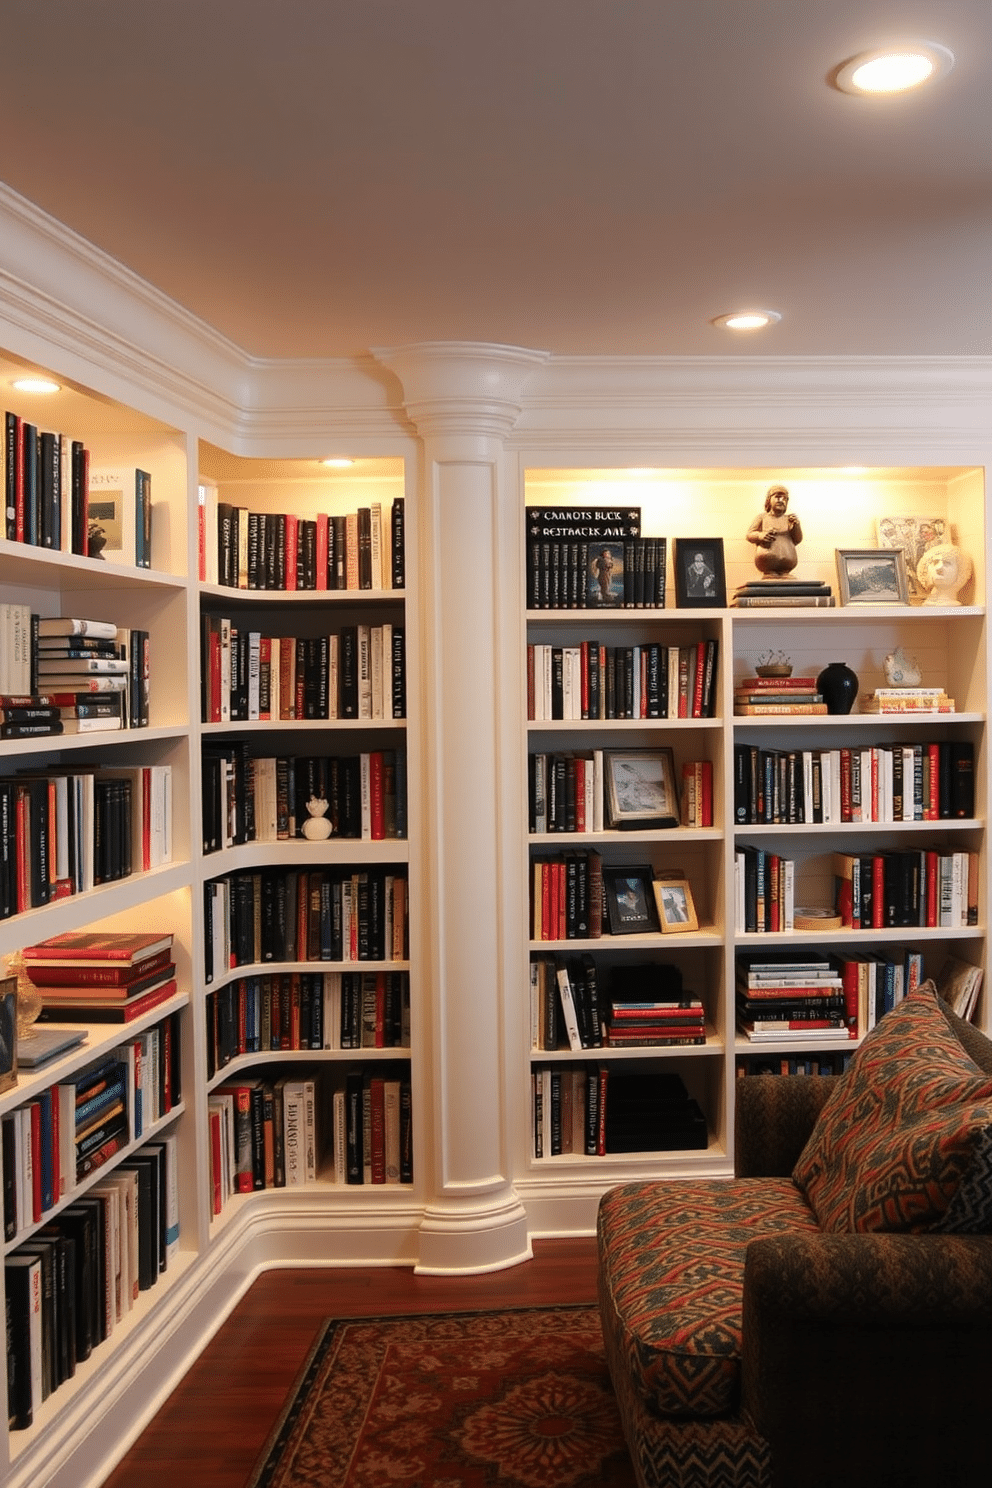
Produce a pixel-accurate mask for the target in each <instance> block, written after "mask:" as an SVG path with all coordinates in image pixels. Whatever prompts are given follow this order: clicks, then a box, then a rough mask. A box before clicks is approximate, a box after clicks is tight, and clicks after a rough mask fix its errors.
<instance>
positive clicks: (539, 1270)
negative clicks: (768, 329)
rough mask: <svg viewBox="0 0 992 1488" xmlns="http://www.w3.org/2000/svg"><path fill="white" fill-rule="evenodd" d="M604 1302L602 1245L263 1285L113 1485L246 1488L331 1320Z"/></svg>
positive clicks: (563, 1243) (292, 1277) (546, 1245)
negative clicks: (494, 1264) (507, 1262)
mask: <svg viewBox="0 0 992 1488" xmlns="http://www.w3.org/2000/svg"><path fill="white" fill-rule="evenodd" d="M595 1300H596V1242H595V1240H594V1239H592V1238H589V1239H576V1240H537V1241H535V1242H534V1258H533V1260H530V1261H526V1262H524V1263H523V1264H522V1265H520V1266H512V1267H510V1268H509V1269H508V1270H506V1271H495V1272H491V1273H488V1274H486V1275H482V1276H450V1277H449V1276H415V1275H414V1274H413V1273H412V1271H410V1270H409V1269H407V1268H405V1267H395V1268H386V1269H379V1268H367V1269H361V1270H358V1269H356V1270H300V1271H269V1272H267V1273H266V1274H265V1275H264V1276H261V1277H259V1279H258V1280H257V1281H256V1282H255V1284H254V1285H253V1286H252V1287H251V1289H250V1290H249V1291H248V1292H247V1293H246V1295H245V1296H244V1298H242V1300H241V1302H240V1303H239V1304H238V1306H237V1308H236V1309H235V1311H234V1312H233V1313H232V1314H231V1316H230V1317H229V1318H228V1319H227V1321H226V1322H225V1323H224V1325H223V1326H222V1327H221V1329H220V1330H219V1332H218V1333H217V1334H216V1335H215V1337H214V1338H213V1339H212V1340H211V1341H210V1343H209V1344H208V1345H207V1347H206V1348H205V1350H204V1351H203V1353H202V1354H201V1355H200V1357H199V1358H198V1359H197V1361H196V1363H195V1364H194V1365H193V1367H192V1368H191V1369H190V1371H189V1373H188V1374H187V1375H186V1377H185V1378H184V1379H183V1380H182V1381H181V1383H180V1384H179V1386H178V1387H177V1389H176V1390H175V1391H174V1392H173V1394H172V1395H171V1396H170V1398H169V1400H167V1401H166V1403H165V1405H164V1406H163V1407H162V1409H161V1410H160V1411H159V1413H158V1415H157V1416H156V1417H155V1419H154V1420H153V1421H152V1422H151V1424H150V1425H149V1426H148V1427H147V1428H146V1430H145V1431H144V1432H143V1434H142V1435H141V1436H140V1437H139V1438H138V1440H137V1441H136V1442H135V1444H134V1446H133V1447H132V1448H131V1450H130V1451H129V1452H128V1453H127V1455H126V1456H125V1457H124V1458H123V1459H122V1461H121V1462H120V1464H119V1465H118V1466H117V1468H115V1470H114V1471H113V1472H112V1473H111V1474H110V1476H109V1477H108V1478H107V1479H106V1480H105V1483H104V1488H176V1485H177V1484H179V1485H181V1488H244V1484H245V1482H246V1481H247V1478H248V1474H249V1473H250V1471H251V1469H252V1467H253V1466H254V1464H255V1462H256V1460H257V1458H258V1456H259V1454H260V1452H261V1450H262V1447H263V1446H264V1444H265V1440H266V1438H267V1436H268V1434H269V1432H270V1430H271V1429H272V1426H273V1425H274V1423H275V1419H276V1417H277V1416H278V1414H279V1410H280V1408H281V1406H282V1404H283V1401H284V1400H285V1398H286V1396H287V1394H288V1392H289V1390H290V1388H291V1386H292V1384H293V1381H294V1380H295V1378H296V1376H297V1374H298V1372H299V1370H300V1367H301V1365H302V1363H303V1360H304V1359H305V1358H306V1355H307V1352H308V1350H309V1348H310V1345H311V1343H312V1342H313V1338H314V1335H315V1333H316V1331H317V1328H318V1326H319V1324H320V1322H321V1321H322V1320H323V1319H324V1318H326V1317H364V1316H368V1315H369V1314H375V1313H381V1314H388V1313H401V1312H430V1311H432V1310H435V1311H438V1312H444V1311H459V1310H461V1311H470V1310H471V1309H472V1308H476V1307H525V1306H529V1305H530V1306H551V1305H554V1304H555V1303H563V1302H594V1301H595Z"/></svg>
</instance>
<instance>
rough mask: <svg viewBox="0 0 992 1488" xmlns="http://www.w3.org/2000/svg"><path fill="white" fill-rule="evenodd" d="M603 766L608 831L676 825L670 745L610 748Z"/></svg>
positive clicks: (675, 794)
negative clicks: (665, 746)
mask: <svg viewBox="0 0 992 1488" xmlns="http://www.w3.org/2000/svg"><path fill="white" fill-rule="evenodd" d="M603 766H604V774H605V777H606V813H607V820H608V823H609V826H610V829H611V830H612V831H628V832H630V831H637V830H638V829H640V828H650V827H677V826H678V824H679V796H678V791H677V790H676V788H675V760H674V757H673V755H672V751H671V750H670V749H611V750H608V751H607V753H606V755H605V757H604V761H603Z"/></svg>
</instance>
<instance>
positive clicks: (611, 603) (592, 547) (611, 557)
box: [585, 538, 624, 610]
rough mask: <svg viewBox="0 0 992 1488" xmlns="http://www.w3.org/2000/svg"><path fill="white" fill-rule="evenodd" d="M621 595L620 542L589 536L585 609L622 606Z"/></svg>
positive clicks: (610, 608)
mask: <svg viewBox="0 0 992 1488" xmlns="http://www.w3.org/2000/svg"><path fill="white" fill-rule="evenodd" d="M623 595H624V583H623V543H622V542H606V541H603V540H601V539H599V538H590V540H589V551H588V558H587V564H586V594H585V604H586V609H587V610H617V609H622V608H623Z"/></svg>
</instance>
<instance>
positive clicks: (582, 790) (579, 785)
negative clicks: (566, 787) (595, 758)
mask: <svg viewBox="0 0 992 1488" xmlns="http://www.w3.org/2000/svg"><path fill="white" fill-rule="evenodd" d="M574 764H575V830H576V831H577V832H584V831H585V830H586V766H587V765H588V766H589V768H590V769H591V768H592V765H591V762H590V761H588V760H584V759H577V760H575V761H574Z"/></svg>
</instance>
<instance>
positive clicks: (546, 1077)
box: [531, 1064, 709, 1158]
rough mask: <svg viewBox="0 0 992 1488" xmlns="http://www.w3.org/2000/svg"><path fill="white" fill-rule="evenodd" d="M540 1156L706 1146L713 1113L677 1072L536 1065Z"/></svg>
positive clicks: (535, 1125) (534, 1105) (535, 1126)
mask: <svg viewBox="0 0 992 1488" xmlns="http://www.w3.org/2000/svg"><path fill="white" fill-rule="evenodd" d="M531 1117H532V1132H533V1140H534V1156H535V1157H536V1158H543V1157H560V1156H567V1155H569V1154H575V1153H578V1154H582V1155H584V1156H586V1157H604V1156H606V1155H608V1154H610V1153H615V1152H672V1151H690V1150H699V1151H701V1150H705V1148H706V1146H707V1143H708V1140H709V1139H708V1135H707V1130H706V1118H705V1116H704V1115H703V1112H702V1111H701V1110H700V1108H699V1105H698V1104H697V1102H696V1101H695V1100H693V1099H692V1097H691V1096H690V1095H689V1094H688V1092H687V1090H686V1088H685V1085H684V1084H683V1082H682V1080H681V1078H680V1077H679V1076H678V1075H677V1074H674V1073H672V1072H664V1073H663V1072H660V1071H657V1070H653V1071H650V1072H643V1071H634V1070H630V1069H626V1068H624V1067H623V1066H619V1065H608V1064H586V1065H569V1064H552V1065H542V1064H538V1065H535V1066H534V1068H533V1069H532V1071H531Z"/></svg>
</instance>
